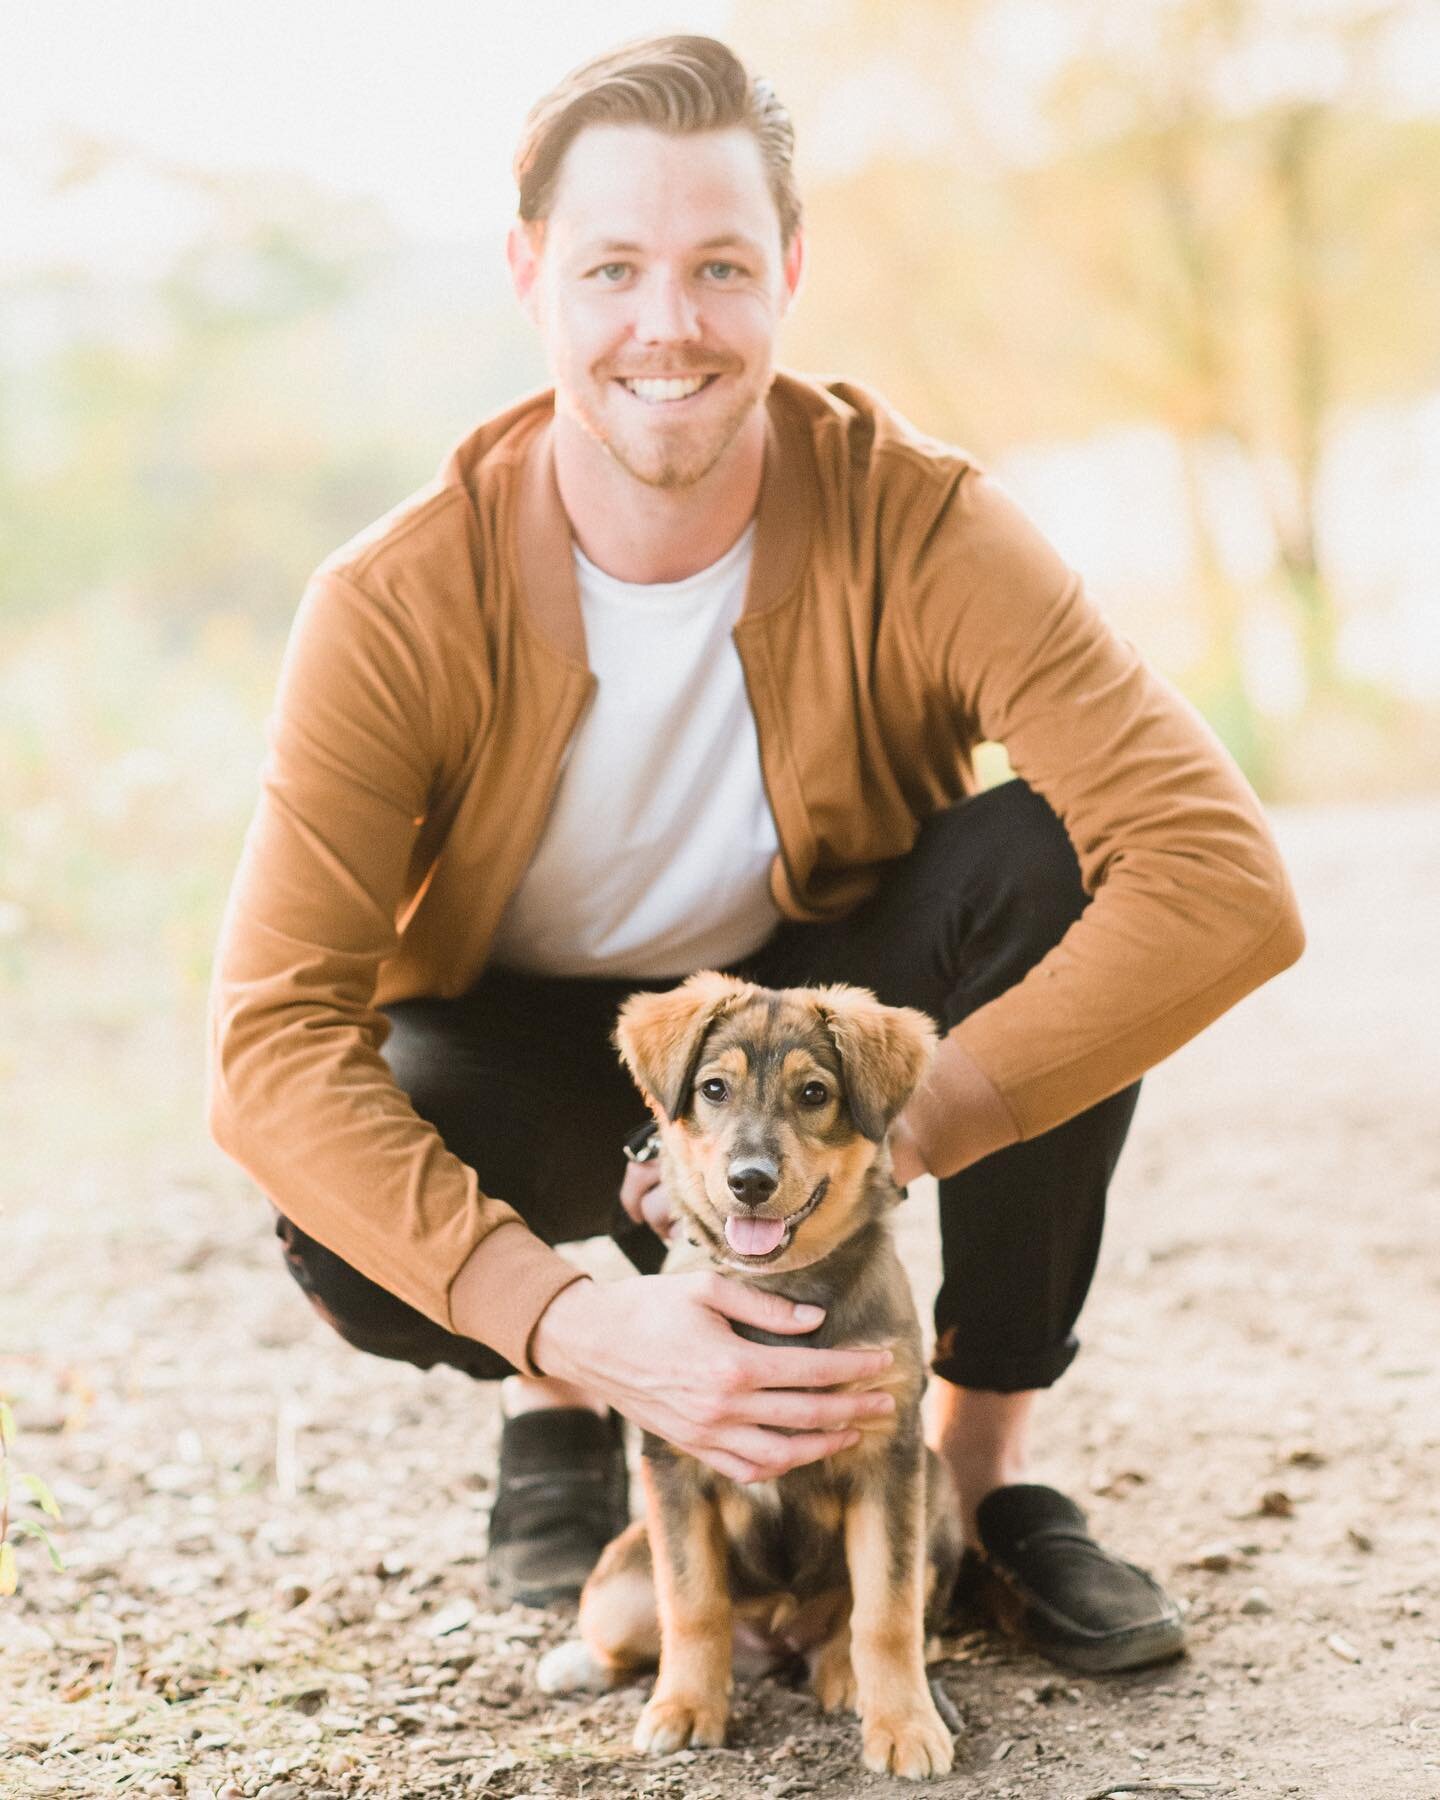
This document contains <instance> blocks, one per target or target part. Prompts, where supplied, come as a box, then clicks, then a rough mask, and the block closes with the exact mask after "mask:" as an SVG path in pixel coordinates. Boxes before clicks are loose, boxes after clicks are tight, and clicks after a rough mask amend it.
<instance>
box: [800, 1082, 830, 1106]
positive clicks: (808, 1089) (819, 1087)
mask: <svg viewBox="0 0 1440 1800" xmlns="http://www.w3.org/2000/svg"><path fill="white" fill-rule="evenodd" d="M829 1098H830V1090H829V1088H827V1087H826V1085H825V1083H824V1082H823V1081H807V1082H806V1083H805V1085H804V1087H803V1088H801V1090H800V1104H801V1105H802V1106H824V1104H825V1102H826V1101H827V1100H828V1099H829Z"/></svg>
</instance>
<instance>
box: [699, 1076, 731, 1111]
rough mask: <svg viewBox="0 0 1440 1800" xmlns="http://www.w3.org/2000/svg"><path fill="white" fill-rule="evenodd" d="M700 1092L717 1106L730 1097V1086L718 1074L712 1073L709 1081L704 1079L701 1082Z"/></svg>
mask: <svg viewBox="0 0 1440 1800" xmlns="http://www.w3.org/2000/svg"><path fill="white" fill-rule="evenodd" d="M700 1092H701V1093H702V1094H703V1095H704V1096H705V1098H706V1099H707V1100H709V1101H711V1102H713V1104H714V1105H716V1106H719V1105H720V1104H721V1102H722V1101H725V1100H728V1099H729V1098H730V1089H729V1087H728V1086H727V1085H726V1084H725V1083H724V1082H723V1081H721V1079H720V1078H719V1076H718V1075H712V1076H711V1077H710V1079H709V1080H708V1081H702V1082H701V1083H700Z"/></svg>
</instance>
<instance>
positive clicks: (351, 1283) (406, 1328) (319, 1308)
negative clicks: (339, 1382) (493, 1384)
mask: <svg viewBox="0 0 1440 1800" xmlns="http://www.w3.org/2000/svg"><path fill="white" fill-rule="evenodd" d="M275 1235H276V1237H278V1238H279V1240H280V1243H281V1247H282V1249H283V1251H284V1256H285V1266H286V1268H287V1269H288V1270H289V1271H290V1274H291V1276H292V1277H293V1278H294V1281H295V1284H296V1286H297V1287H298V1288H299V1289H300V1291H301V1292H302V1293H303V1294H304V1296H305V1298H306V1299H307V1300H308V1301H309V1302H310V1305H311V1306H312V1308H313V1309H314V1310H315V1312H316V1313H317V1314H318V1315H319V1316H320V1317H321V1318H322V1319H323V1320H324V1321H325V1323H326V1324H327V1325H328V1326H330V1328H331V1330H333V1331H334V1332H335V1333H336V1334H337V1335H338V1336H339V1337H341V1338H343V1339H344V1341H345V1342H346V1343H347V1344H349V1345H350V1346H351V1348H352V1349H355V1350H363V1351H365V1352H366V1354H367V1355H370V1356H383V1357H385V1358H387V1359H388V1360H390V1361H392V1362H408V1363H411V1364H413V1365H414V1366H415V1367H416V1368H418V1369H432V1368H434V1366H435V1364H436V1363H446V1364H448V1365H449V1366H450V1367H451V1368H457V1369H460V1370H462V1371H463V1372H464V1373H465V1374H467V1375H471V1376H474V1377H475V1378H476V1379H477V1380H481V1381H495V1380H498V1379H499V1378H500V1377H501V1376H503V1375H508V1374H511V1373H512V1372H513V1371H512V1369H511V1366H510V1364H509V1363H507V1362H506V1361H505V1359H504V1358H503V1357H501V1356H498V1355H497V1354H496V1353H495V1352H494V1351H493V1350H490V1349H487V1348H486V1346H485V1345H483V1344H479V1343H476V1342H474V1341H473V1340H472V1339H470V1338H462V1337H459V1336H457V1335H456V1334H455V1333H454V1332H449V1331H446V1330H445V1328H444V1327H443V1326H441V1325H437V1324H436V1323H435V1322H434V1320H433V1319H427V1318H426V1317H425V1315H424V1313H422V1312H417V1311H416V1309H415V1308H414V1307H413V1306H410V1305H408V1304H407V1303H406V1302H405V1301H404V1300H402V1299H400V1297H399V1296H398V1295H397V1294H392V1293H390V1292H389V1290H388V1289H386V1288H382V1287H381V1286H380V1285H379V1284H378V1283H377V1282H374V1281H371V1280H370V1278H369V1277H368V1276H366V1275H362V1274H361V1273H360V1271H359V1270H358V1269H355V1268H352V1267H351V1265H350V1264H349V1263H347V1262H346V1261H345V1260H344V1258H343V1257H340V1256H337V1255H336V1253H335V1252H334V1251H333V1250H329V1249H327V1248H326V1247H325V1245H324V1244H321V1243H319V1242H317V1241H316V1239H314V1238H312V1237H310V1236H309V1235H308V1234H307V1233H306V1232H303V1231H301V1230H300V1228H299V1226H297V1225H296V1224H294V1222H293V1221H292V1220H290V1219H287V1218H285V1216H284V1215H283V1214H277V1215H276V1220H275Z"/></svg>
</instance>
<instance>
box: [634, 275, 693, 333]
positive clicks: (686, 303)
mask: <svg viewBox="0 0 1440 1800" xmlns="http://www.w3.org/2000/svg"><path fill="white" fill-rule="evenodd" d="M699 335H700V310H699V308H698V307H697V306H696V304H695V297H694V295H693V294H692V293H691V292H690V290H689V288H688V286H687V285H686V283H685V281H684V280H683V279H682V278H681V277H680V276H678V275H671V274H668V273H666V272H665V271H663V270H656V271H653V272H652V273H651V275H650V278H649V280H647V281H646V283H645V285H644V288H643V290H642V292H641V298H640V311H639V316H638V317H637V318H636V320H635V336H636V337H637V338H638V339H639V340H640V342H641V343H642V344H674V343H686V342H689V341H691V340H693V339H695V338H698V337H699Z"/></svg>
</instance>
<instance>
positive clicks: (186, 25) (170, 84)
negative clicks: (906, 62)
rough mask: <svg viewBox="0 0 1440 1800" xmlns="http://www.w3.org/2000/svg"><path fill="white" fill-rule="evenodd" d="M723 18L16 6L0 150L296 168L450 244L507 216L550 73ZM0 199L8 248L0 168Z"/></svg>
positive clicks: (380, 4)
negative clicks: (43, 148) (66, 139)
mask: <svg viewBox="0 0 1440 1800" xmlns="http://www.w3.org/2000/svg"><path fill="white" fill-rule="evenodd" d="M729 15H730V6H729V4H728V0H687V4H686V6H685V8H684V13H683V17H680V18H677V15H676V9H675V8H674V7H673V6H669V5H665V4H662V3H660V0H606V3H605V4H604V5H603V6H602V5H596V4H593V3H588V0H419V4H414V3H413V0H412V3H411V4H401V3H400V0H205V3H204V4H192V5H187V4H183V3H177V0H49V3H48V4H41V5H30V6H16V7H13V8H7V9H6V15H5V29H4V53H3V58H0V151H4V150H11V151H13V150H15V149H17V148H18V149H19V150H21V152H22V153H25V152H27V151H30V150H31V149H32V147H33V146H34V145H35V144H36V143H37V142H39V141H42V140H43V139H44V138H45V137H47V136H48V135H49V134H52V133H54V132H56V131H58V130H62V129H67V128H68V129H71V130H74V131H76V132H84V133H89V134H92V135H94V136H97V137H104V138H114V139H118V140H121V141H123V142H126V143H131V144H135V145H137V146H141V147H143V148H144V149H146V150H148V151H151V152H156V153H158V154H160V155H162V156H166V157H173V158H174V159H175V160H177V161H179V162H184V163H188V164H192V165H197V166H200V167H207V168H215V167H218V168H246V169H253V168H263V167H269V168H274V169H282V170H289V169H293V170H299V171H302V172H303V173H305V174H306V175H308V176H310V177H312V178H313V179H315V180H317V181H319V182H321V183H323V184H324V185H325V186H328V187H333V188H336V189H340V190H349V191H352V192H355V193H363V194H368V195H373V196H375V197H378V198H379V199H380V200H382V201H383V202H384V203H385V204H386V205H387V207H388V208H389V210H390V211H391V212H392V213H393V214H394V215H395V216H396V218H397V220H399V221H400V222H401V223H402V224H403V226H404V227H405V229H406V230H407V231H408V232H411V233H413V234H415V235H419V236H426V237H457V236H468V235H471V234H473V233H474V231H475V229H476V225H477V221H481V220H483V221H484V223H485V224H487V225H488V224H489V223H490V222H491V221H494V222H495V223H497V224H498V223H499V222H500V221H502V220H504V219H507V218H508V217H509V214H510V210H511V208H512V206H513V190H512V188H511V185H510V172H509V171H510V157H511V154H512V152H513V150H514V145H515V140H516V137H517V135H518V133H519V129H520V124H521V121H522V120H523V118H524V116H525V112H526V109H527V108H528V107H529V105H530V103H531V101H532V100H534V99H535V97H536V96H537V95H538V94H540V93H543V92H544V91H545V89H546V88H547V87H549V86H551V85H552V84H553V83H554V82H555V81H556V80H557V79H558V78H559V77H560V76H561V75H563V74H564V73H565V71H566V70H567V69H569V68H572V67H573V66H574V65H575V64H576V63H578V62H581V61H583V60H584V58H585V57H586V56H588V55H591V54H593V53H594V52H596V51H599V50H602V49H605V48H607V47H609V46H610V45H612V44H616V43H620V42H622V41H623V40H624V39H626V38H629V37H637V36H640V35H642V34H644V33H646V32H650V31H664V30H687V31H703V32H710V33H712V34H714V35H716V36H724V34H725V30H726V27H727V24H728V21H729ZM17 208H18V209H20V210H19V212H18V213H17V210H16V209H17ZM0 209H3V210H4V211H5V212H7V213H8V214H9V218H8V220H7V222H6V225H5V227H4V229H3V231H0V241H3V239H6V238H8V239H10V241H11V245H12V253H13V249H14V245H15V242H16V239H17V238H20V239H25V240H29V241H30V242H31V243H32V245H33V244H35V243H36V242H37V241H40V242H43V241H44V238H45V234H46V232H47V231H48V230H49V229H51V227H50V226H49V225H47V222H46V220H45V218H44V217H43V216H42V212H43V209H42V208H40V207H39V206H36V205H35V204H34V202H33V201H29V202H27V200H26V198H25V192H24V186H23V185H22V184H20V183H19V182H17V180H16V178H15V176H14V175H13V173H12V174H11V175H10V177H9V179H8V180H7V179H6V178H5V176H4V175H3V174H0ZM93 223H94V224H95V225H96V226H97V227H101V226H103V221H99V220H96V221H94V222H93ZM131 226H132V229H135V230H138V231H140V232H142V233H143V232H144V231H145V230H146V229H147V226H146V222H145V221H144V220H139V221H131ZM54 229H60V227H59V226H58V225H56V226H55V227H54ZM0 256H3V248H0Z"/></svg>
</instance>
